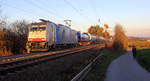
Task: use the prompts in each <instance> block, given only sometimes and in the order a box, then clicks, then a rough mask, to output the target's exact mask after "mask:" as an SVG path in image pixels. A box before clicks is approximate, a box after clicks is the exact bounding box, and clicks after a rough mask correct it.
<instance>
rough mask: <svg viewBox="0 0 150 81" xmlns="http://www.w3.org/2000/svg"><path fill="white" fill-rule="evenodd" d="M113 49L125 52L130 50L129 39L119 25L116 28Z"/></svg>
mask: <svg viewBox="0 0 150 81" xmlns="http://www.w3.org/2000/svg"><path fill="white" fill-rule="evenodd" d="M113 48H114V49H115V50H124V51H126V50H127V48H128V38H127V36H126V35H125V32H124V30H123V27H122V26H121V25H119V24H117V25H116V26H115V35H114V38H113Z"/></svg>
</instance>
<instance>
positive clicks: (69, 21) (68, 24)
mask: <svg viewBox="0 0 150 81" xmlns="http://www.w3.org/2000/svg"><path fill="white" fill-rule="evenodd" d="M71 21H72V20H69V19H66V20H64V22H65V24H66V25H67V26H69V27H71Z"/></svg>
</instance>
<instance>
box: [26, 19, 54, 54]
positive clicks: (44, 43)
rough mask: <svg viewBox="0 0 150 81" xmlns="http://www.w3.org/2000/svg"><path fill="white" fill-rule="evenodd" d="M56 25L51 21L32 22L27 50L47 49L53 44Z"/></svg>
mask: <svg viewBox="0 0 150 81" xmlns="http://www.w3.org/2000/svg"><path fill="white" fill-rule="evenodd" d="M55 38H56V25H55V24H54V23H52V22H38V23H32V24H31V25H30V28H29V33H28V42H27V45H26V48H27V52H28V53H30V52H31V51H39V50H40V51H48V50H49V49H50V48H52V47H54V46H55V41H56V40H55Z"/></svg>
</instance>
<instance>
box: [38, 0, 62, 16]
mask: <svg viewBox="0 0 150 81" xmlns="http://www.w3.org/2000/svg"><path fill="white" fill-rule="evenodd" d="M36 2H37V3H38V4H40V3H42V5H43V6H45V5H49V4H47V3H46V1H44V0H42V2H40V0H36ZM44 4H45V5H44ZM49 9H50V10H51V11H50V10H49ZM49 9H47V10H48V11H49V12H51V13H52V14H53V15H55V16H58V17H59V18H62V19H65V18H64V17H63V16H61V15H59V14H58V13H57V11H56V10H54V9H53V8H49Z"/></svg>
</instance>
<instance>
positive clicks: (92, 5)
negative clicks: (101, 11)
mask: <svg viewBox="0 0 150 81" xmlns="http://www.w3.org/2000/svg"><path fill="white" fill-rule="evenodd" d="M88 1H89V2H90V5H91V9H92V10H93V12H94V14H95V17H98V13H97V10H96V8H95V7H94V5H95V4H93V1H91V0H88Z"/></svg>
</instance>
